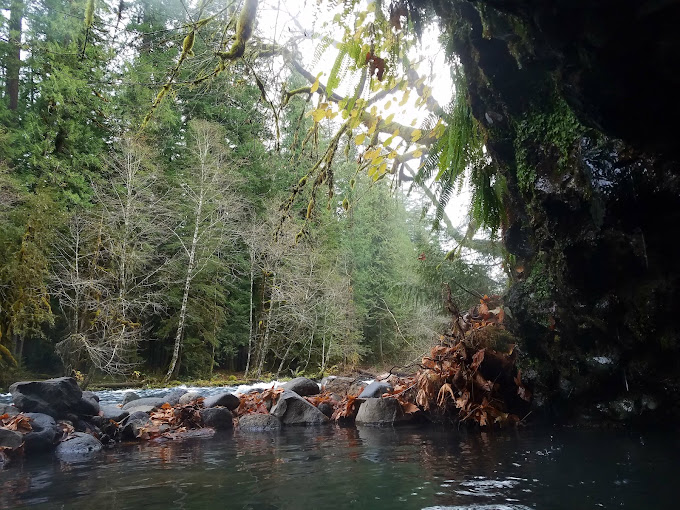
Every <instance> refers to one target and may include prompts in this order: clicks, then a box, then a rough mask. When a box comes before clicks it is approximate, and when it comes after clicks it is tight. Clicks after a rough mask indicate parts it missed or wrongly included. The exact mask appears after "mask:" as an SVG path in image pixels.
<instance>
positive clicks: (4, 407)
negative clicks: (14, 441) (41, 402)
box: [0, 404, 21, 418]
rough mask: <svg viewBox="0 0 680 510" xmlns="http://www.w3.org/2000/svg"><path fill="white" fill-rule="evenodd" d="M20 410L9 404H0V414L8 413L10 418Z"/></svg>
mask: <svg viewBox="0 0 680 510" xmlns="http://www.w3.org/2000/svg"><path fill="white" fill-rule="evenodd" d="M20 412H21V411H19V409H17V408H16V407H15V406H13V405H11V404H0V416H2V415H3V414H9V416H10V418H11V417H13V416H16V415H17V414H19V413H20Z"/></svg>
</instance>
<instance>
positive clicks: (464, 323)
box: [310, 291, 531, 427]
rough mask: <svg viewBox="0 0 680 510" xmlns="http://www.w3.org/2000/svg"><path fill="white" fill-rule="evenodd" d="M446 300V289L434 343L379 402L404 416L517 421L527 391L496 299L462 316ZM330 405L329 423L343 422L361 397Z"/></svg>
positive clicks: (525, 403)
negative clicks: (391, 401)
mask: <svg viewBox="0 0 680 510" xmlns="http://www.w3.org/2000/svg"><path fill="white" fill-rule="evenodd" d="M450 296H451V294H450V291H449V296H448V302H447V308H448V309H449V311H451V313H452V316H453V317H452V321H451V325H450V327H449V329H448V331H447V332H446V333H445V334H444V335H442V336H441V338H440V343H439V345H436V346H434V347H433V348H432V350H431V352H430V355H429V356H426V357H424V358H423V359H422V364H421V369H420V370H419V371H418V372H417V373H416V374H415V375H413V376H410V377H401V378H399V379H398V381H397V382H396V384H395V385H394V389H393V390H392V391H390V392H389V393H386V394H384V395H383V398H395V399H397V401H399V403H400V404H401V406H402V409H403V410H404V413H405V414H415V413H417V412H419V411H424V412H426V413H427V414H428V415H429V416H430V417H431V418H434V419H446V418H453V419H457V420H459V421H460V422H466V423H476V424H478V425H480V426H482V427H490V426H503V425H512V424H516V423H519V422H520V421H521V420H520V416H523V415H525V414H526V413H527V411H528V408H529V403H530V401H531V392H530V391H529V390H528V389H527V387H526V386H524V384H523V383H522V379H521V374H520V372H519V370H517V368H516V366H515V361H516V357H517V350H516V349H515V345H514V344H512V343H510V344H505V345H504V344H503V340H506V339H507V338H511V337H510V336H509V335H508V334H507V332H505V327H504V325H503V320H504V318H505V313H504V311H503V307H502V303H501V298H500V296H483V297H482V298H481V299H480V302H479V304H478V305H476V306H474V307H472V308H471V309H470V310H468V311H467V312H466V313H464V314H461V313H459V312H458V310H457V308H456V307H455V306H454V305H453V304H452V302H451V299H450ZM499 339H500V340H501V341H499ZM310 401H311V400H310ZM312 403H314V402H312ZM331 403H332V404H333V405H334V408H335V412H334V413H333V419H334V420H345V421H346V420H352V419H353V418H354V417H355V416H356V414H357V411H358V409H359V405H360V404H361V399H359V398H358V396H356V395H348V396H347V397H345V398H344V399H343V400H342V401H341V402H332V401H331Z"/></svg>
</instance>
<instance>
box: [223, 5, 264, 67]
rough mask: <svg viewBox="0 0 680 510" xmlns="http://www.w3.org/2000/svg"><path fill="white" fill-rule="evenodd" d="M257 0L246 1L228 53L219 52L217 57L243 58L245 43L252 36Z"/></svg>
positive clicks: (228, 58) (225, 58)
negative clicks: (234, 38)
mask: <svg viewBox="0 0 680 510" xmlns="http://www.w3.org/2000/svg"><path fill="white" fill-rule="evenodd" d="M258 3H259V2H258V0H246V2H245V4H244V5H243V9H241V14H240V15H239V17H238V23H237V24H236V40H235V41H234V44H232V45H231V48H230V49H229V51H226V52H224V51H223V52H219V53H218V54H217V55H218V56H219V57H220V58H222V59H224V60H235V59H237V58H240V57H242V56H243V53H244V52H245V50H246V43H247V42H248V40H249V39H250V37H251V36H252V35H253V26H254V25H255V17H256V15H257V6H258Z"/></svg>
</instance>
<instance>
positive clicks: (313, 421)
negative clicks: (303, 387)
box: [270, 390, 329, 425]
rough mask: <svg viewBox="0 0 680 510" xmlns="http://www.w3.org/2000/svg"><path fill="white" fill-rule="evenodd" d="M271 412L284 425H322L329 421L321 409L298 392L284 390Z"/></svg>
mask: <svg viewBox="0 0 680 510" xmlns="http://www.w3.org/2000/svg"><path fill="white" fill-rule="evenodd" d="M270 412H271V414H272V415H274V416H276V417H277V418H279V419H280V420H281V421H282V422H283V424H284V425H320V424H324V423H328V422H329V419H328V416H326V415H325V414H323V413H322V412H321V411H319V410H318V409H317V408H316V407H314V406H313V405H312V404H310V403H309V402H307V401H306V400H305V399H304V398H302V397H301V396H300V395H298V394H297V393H294V392H292V391H288V390H286V391H284V392H283V394H282V395H281V396H280V397H279V401H278V402H277V404H276V405H275V406H274V407H272V409H271V411H270Z"/></svg>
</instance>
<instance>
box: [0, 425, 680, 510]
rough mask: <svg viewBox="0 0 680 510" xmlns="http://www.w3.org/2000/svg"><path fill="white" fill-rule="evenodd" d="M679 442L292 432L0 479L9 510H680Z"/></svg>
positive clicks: (124, 451)
mask: <svg viewBox="0 0 680 510" xmlns="http://www.w3.org/2000/svg"><path fill="white" fill-rule="evenodd" d="M678 446H679V443H678V439H676V438H675V437H671V436H666V437H650V438H646V440H645V444H644V445H643V444H642V442H641V441H640V438H639V437H636V436H631V435H627V434H624V433H612V432H599V431H586V432H578V431H538V430H524V431H511V432H503V433H493V434H492V433H482V434H479V433H466V432H465V431H457V430H451V429H438V428H425V429H409V428H398V429H392V428H370V427H359V428H337V427H320V428H289V429H285V430H283V431H280V432H273V433H243V432H238V431H237V432H234V433H229V434H219V435H216V436H215V437H214V438H211V439H202V438H193V439H186V440H184V441H168V442H156V443H154V442H151V443H144V444H128V445H119V446H117V447H116V448H114V449H112V450H107V451H104V452H101V453H100V454H98V455H97V456H95V457H93V458H92V459H89V460H85V461H81V462H74V463H64V462H60V461H58V460H56V459H55V458H54V457H52V456H45V457H42V458H36V457H34V458H30V459H25V460H24V461H23V462H18V463H16V464H15V465H13V466H11V467H10V468H8V469H6V470H4V471H0V508H3V509H4V508H25V507H31V508H44V509H48V508H49V509H61V508H64V509H78V508H83V509H91V508H96V509H98V510H107V509H111V510H114V509H115V510H120V509H126V508H130V509H132V508H134V509H137V508H140V507H141V508H145V509H169V508H171V509H186V510H193V509H212V508H220V509H221V508H230V509H231V508H233V509H316V508H338V509H344V508H351V509H383V508H384V509H387V508H389V509H390V510H392V509H394V508H400V509H402V508H403V509H418V510H420V509H424V508H429V509H435V508H439V509H455V508H467V509H473V508H476V509H486V510H492V509H499V508H500V509H513V510H517V509H523V508H549V509H565V510H566V509H570V510H571V509H574V508H579V509H581V508H594V509H595V508H622V507H623V508H657V509H663V508H676V505H675V502H674V499H673V497H672V489H673V487H674V478H675V470H674V468H675V467H677V462H676V461H675V456H674V455H671V453H672V452H673V451H675V452H677V451H678Z"/></svg>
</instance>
